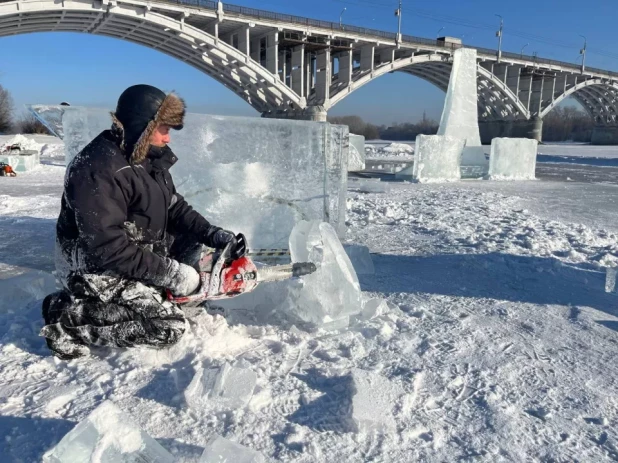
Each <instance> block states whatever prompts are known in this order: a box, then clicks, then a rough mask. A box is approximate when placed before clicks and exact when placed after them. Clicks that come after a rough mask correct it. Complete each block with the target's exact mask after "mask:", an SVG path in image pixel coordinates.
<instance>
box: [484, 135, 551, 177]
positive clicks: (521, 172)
mask: <svg viewBox="0 0 618 463" xmlns="http://www.w3.org/2000/svg"><path fill="white" fill-rule="evenodd" d="M538 146H539V142H538V141H536V140H532V139H529V138H494V139H493V140H492V141H491V155H490V156H489V179H490V180H534V178H535V170H536V156H537V150H538Z"/></svg>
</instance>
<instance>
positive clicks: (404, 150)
mask: <svg viewBox="0 0 618 463" xmlns="http://www.w3.org/2000/svg"><path fill="white" fill-rule="evenodd" d="M381 151H383V152H384V153H388V154H390V155H396V156H410V155H412V154H414V148H413V147H412V146H410V145H408V144H407V143H391V144H390V145H387V146H385V147H384V148H382V149H381Z"/></svg>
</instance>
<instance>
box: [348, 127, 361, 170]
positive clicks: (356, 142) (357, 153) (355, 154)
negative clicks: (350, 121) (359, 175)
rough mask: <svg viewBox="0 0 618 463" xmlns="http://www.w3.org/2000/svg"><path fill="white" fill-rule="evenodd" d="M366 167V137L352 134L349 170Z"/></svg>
mask: <svg viewBox="0 0 618 463" xmlns="http://www.w3.org/2000/svg"><path fill="white" fill-rule="evenodd" d="M364 169H365V137H363V136H362V135H355V134H353V133H351V134H350V154H349V157H348V172H358V171H359V170H364Z"/></svg>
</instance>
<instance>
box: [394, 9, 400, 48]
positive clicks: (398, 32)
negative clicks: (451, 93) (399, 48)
mask: <svg viewBox="0 0 618 463" xmlns="http://www.w3.org/2000/svg"><path fill="white" fill-rule="evenodd" d="M395 16H397V17H398V19H399V21H398V25H397V43H400V42H401V0H399V8H397V9H396V10H395Z"/></svg>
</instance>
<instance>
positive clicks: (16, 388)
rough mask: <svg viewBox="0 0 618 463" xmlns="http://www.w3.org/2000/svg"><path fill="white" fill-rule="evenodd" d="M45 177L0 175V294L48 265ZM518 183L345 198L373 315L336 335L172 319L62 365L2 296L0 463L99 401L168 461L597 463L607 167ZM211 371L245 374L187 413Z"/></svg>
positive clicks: (612, 299) (613, 251) (58, 170)
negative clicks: (179, 328) (172, 333)
mask: <svg viewBox="0 0 618 463" xmlns="http://www.w3.org/2000/svg"><path fill="white" fill-rule="evenodd" d="M47 143H50V142H49V141H48V142H47ZM47 146H48V148H47V149H48V150H49V151H50V152H54V150H58V149H60V148H59V147H58V146H56V148H53V147H51V145H49V144H48V145H47ZM579 149H580V150H581V151H587V150H588V149H589V148H587V147H580V148H579ZM590 149H592V148H590ZM604 149H605V150H608V148H604ZM613 149H614V150H615V154H617V155H618V149H616V148H613ZM540 150H541V151H542V147H541V149H540ZM56 152H57V151H56ZM59 164H62V160H61V159H60V158H57V157H55V158H54V157H50V156H43V157H42V165H41V166H39V167H37V168H36V169H35V170H33V171H30V172H26V173H23V174H20V175H19V176H18V177H16V178H0V231H1V236H2V240H1V241H0V278H1V279H2V280H1V281H2V282H4V283H5V286H3V291H4V292H3V297H5V296H4V294H7V293H6V289H7V284H8V283H7V280H9V278H12V277H15V276H16V275H20V274H24V273H28V272H30V271H33V270H36V271H46V272H50V271H52V270H53V241H54V230H55V229H54V227H55V220H56V216H57V214H58V211H59V206H60V195H61V191H62V181H63V175H64V167H63V166H62V165H59ZM563 169H566V171H567V172H568V173H566V174H565V173H564V171H563ZM537 171H538V172H537V178H539V179H540V180H537V181H530V182H508V183H503V182H487V181H483V182H481V181H462V182H459V183H456V184H407V183H397V182H389V183H390V188H388V189H384V190H382V191H383V192H376V193H362V192H360V191H358V190H355V191H350V192H349V193H348V202H347V223H348V235H347V242H349V243H354V244H357V245H362V246H367V247H368V248H369V249H370V251H371V253H372V258H373V264H374V267H375V274H373V275H371V274H369V275H368V274H361V275H359V281H360V284H361V289H362V290H363V297H364V298H366V299H370V298H384V299H386V301H387V304H380V307H379V310H378V309H376V310H375V313H374V315H375V317H374V318H372V319H369V320H363V318H364V317H362V318H359V320H361V321H356V322H355V323H353V324H352V325H351V326H350V327H349V328H347V329H345V330H340V331H329V332H326V331H319V330H318V331H315V332H311V333H307V332H304V331H301V330H299V329H296V328H291V329H289V328H284V327H282V326H278V325H273V324H268V323H267V322H264V321H254V320H253V319H252V314H251V313H250V312H247V313H246V314H245V316H244V317H243V319H241V320H234V318H237V317H234V318H232V319H226V318H224V317H222V316H221V315H210V314H207V313H203V312H202V313H192V314H190V319H191V321H190V323H189V325H190V328H189V330H188V332H187V334H186V336H185V337H184V338H183V339H182V341H181V342H180V343H179V344H178V345H176V346H174V347H173V348H171V349H169V350H161V351H156V350H149V349H134V350H120V349H118V350H113V349H93V355H92V356H91V357H90V358H84V359H78V360H74V361H70V362H64V361H59V360H56V359H54V358H52V357H51V356H50V355H49V352H48V351H47V349H46V347H45V345H44V343H43V340H42V339H41V338H40V337H38V335H37V333H38V332H39V330H40V328H41V326H42V320H41V317H40V302H41V301H40V300H35V301H32V300H31V301H30V302H26V303H25V304H24V303H22V302H21V299H20V297H15V298H14V299H12V302H13V304H12V307H9V308H8V309H7V310H5V311H3V313H0V436H1V437H2V438H1V439H0V462H38V461H41V458H42V455H43V454H44V453H45V452H46V451H48V450H49V449H51V448H52V447H53V446H54V445H56V444H57V443H58V442H59V441H60V439H61V438H62V437H63V436H65V435H66V434H67V433H68V432H69V431H70V430H71V429H73V428H74V427H75V426H76V425H77V423H79V422H81V421H82V420H84V419H85V418H86V417H87V416H88V415H89V414H90V413H91V412H92V411H93V410H95V409H96V408H97V407H98V406H99V405H101V404H102V403H104V402H105V401H110V402H112V403H113V404H115V405H116V406H117V407H118V408H119V409H120V410H122V411H123V412H124V413H125V414H127V415H128V416H129V417H130V419H131V420H132V421H133V422H134V423H136V425H137V426H139V429H141V430H142V431H143V432H144V433H146V434H147V435H149V436H151V437H152V438H153V439H155V440H156V441H157V442H158V443H159V444H160V445H161V446H162V447H163V448H165V449H166V450H167V451H168V452H170V453H171V454H172V455H173V456H174V458H175V459H176V461H177V462H198V461H199V460H200V457H201V455H202V453H203V452H204V449H205V448H206V447H207V446H208V445H209V443H211V444H212V442H215V441H216V439H218V438H217V437H216V436H221V437H222V438H224V439H227V440H228V441H231V442H233V443H235V444H239V445H242V446H244V447H246V448H248V449H251V450H253V451H256V452H259V453H260V454H261V455H263V456H264V457H265V459H266V460H267V461H281V462H303V463H304V462H332V461H340V462H359V461H376V462H402V463H407V462H415V461H423V462H455V461H480V462H501V461H504V462H523V461H556V462H566V461H581V462H603V461H615V460H617V459H618V362H617V361H616V359H617V358H618V317H617V315H618V295H615V294H608V293H605V292H604V282H605V273H604V268H605V266H608V265H612V264H613V263H614V262H616V260H617V259H616V256H618V242H617V233H618V214H617V213H616V201H617V200H618V185H617V184H618V180H617V178H618V169H617V168H614V167H593V166H581V165H578V166H575V165H571V164H564V165H557V164H551V165H545V166H542V165H541V166H537ZM539 172H541V174H539ZM576 174H577V175H578V176H576ZM566 177H569V178H578V179H583V180H587V181H589V180H591V179H592V180H593V181H595V182H597V183H578V182H575V181H567V179H566ZM552 179H558V180H559V181H555V180H552ZM601 182H603V184H600V183H601ZM8 294H10V292H9V293H8ZM20 294H21V293H20ZM233 320H234V321H233ZM226 363H228V364H229V365H230V366H231V367H234V368H244V369H250V370H252V371H253V372H254V373H255V377H256V383H255V387H254V389H253V394H252V396H251V398H250V400H249V401H248V403H247V405H246V407H236V408H229V407H227V408H226V407H225V406H222V404H221V403H220V401H216V403H212V404H209V402H208V401H205V402H204V403H203V404H202V406H200V407H197V408H195V407H194V408H191V407H188V406H187V404H186V403H185V392H186V391H187V388H188V386H189V385H190V383H191V381H192V379H193V378H194V376H195V373H196V371H198V370H201V369H217V368H222V367H223V365H224V364H226ZM372 407H373V408H375V413H372ZM221 442H227V441H223V440H222V441H221ZM226 445H227V444H226ZM226 445H222V446H220V447H221V448H226ZM230 445H231V444H230ZM121 447H122V446H121ZM210 447H212V445H211V446H210ZM210 447H209V448H210ZM229 448H232V447H229ZM234 448H236V447H234ZM211 451H214V450H212V449H211Z"/></svg>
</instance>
